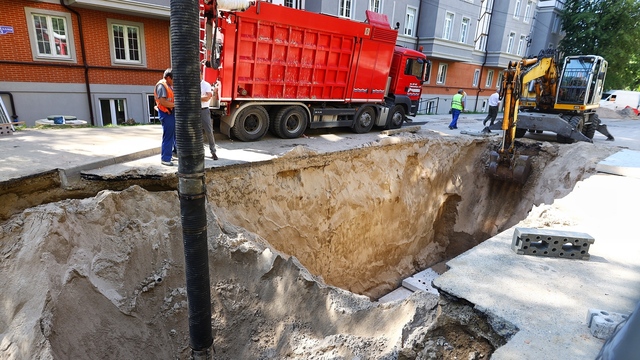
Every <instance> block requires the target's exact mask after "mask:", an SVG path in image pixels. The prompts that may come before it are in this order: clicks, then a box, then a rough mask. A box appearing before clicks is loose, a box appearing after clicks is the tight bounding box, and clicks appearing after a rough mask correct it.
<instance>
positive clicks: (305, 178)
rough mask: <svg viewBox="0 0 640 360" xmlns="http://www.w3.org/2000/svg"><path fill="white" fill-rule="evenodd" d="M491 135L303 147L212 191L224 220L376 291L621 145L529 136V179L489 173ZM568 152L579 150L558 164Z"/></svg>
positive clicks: (548, 197) (339, 281)
mask: <svg viewBox="0 0 640 360" xmlns="http://www.w3.org/2000/svg"><path fill="white" fill-rule="evenodd" d="M491 146H492V144H491V143H490V142H489V141H487V140H486V139H482V138H471V137H464V138H461V137H459V138H444V137H441V136H420V137H416V136H404V137H394V138H389V139H387V140H386V141H381V142H378V143H374V144H370V145H369V146H366V147H363V148H359V149H353V150H348V151H342V152H338V153H330V154H322V155H317V154H310V153H306V152H305V149H304V148H297V149H295V150H294V151H291V153H290V154H288V155H285V156H284V157H282V158H278V159H275V160H273V161H269V162H264V163H252V164H247V165H246V166H238V167H231V168H224V169H214V170H212V171H211V172H209V173H208V174H207V182H208V189H209V192H208V197H209V201H210V202H211V203H212V204H215V206H216V207H217V211H218V213H219V214H220V216H222V217H223V218H225V220H228V221H230V222H232V223H234V224H237V225H239V226H241V227H243V228H246V229H248V230H250V231H252V232H255V233H257V234H260V235H261V236H262V237H264V238H266V239H268V240H269V242H270V243H271V244H272V245H273V246H274V247H275V248H277V249H278V250H279V251H282V252H283V253H286V254H290V255H294V256H296V257H297V258H298V259H299V260H300V262H301V263H302V264H303V265H304V266H305V267H307V268H308V269H309V270H310V271H311V273H313V274H315V275H318V276H321V277H322V278H323V279H324V281H326V282H327V283H329V284H331V285H334V286H338V287H341V288H344V289H348V290H350V291H353V292H355V293H358V294H364V295H367V296H369V297H372V298H377V297H379V296H381V295H384V294H385V293H387V292H389V291H390V290H392V289H394V288H396V287H397V286H398V285H399V283H400V281H401V280H402V279H403V278H404V277H407V276H410V275H412V274H414V273H415V272H417V271H420V270H423V269H425V268H427V267H429V266H431V265H433V264H435V263H438V262H440V261H442V260H444V259H446V258H451V257H453V256H455V255H458V254H460V253H462V252H464V251H466V250H467V249H469V248H471V247H473V246H474V245H476V244H478V243H479V242H480V241H482V240H484V239H486V238H488V237H489V236H492V235H494V234H496V233H498V232H499V231H501V230H502V229H504V228H506V227H508V226H511V225H513V224H514V223H516V222H517V221H518V220H519V219H522V218H524V217H525V216H526V214H527V212H528V211H529V210H530V209H531V207H532V206H533V205H534V204H539V203H541V202H547V203H550V202H552V201H553V199H554V198H556V197H559V196H564V195H565V194H567V193H568V192H569V191H570V190H571V188H572V187H573V185H574V184H575V182H577V181H578V180H580V179H581V178H583V177H584V176H585V173H589V172H592V171H593V166H594V164H593V161H594V160H595V159H594V158H598V157H600V156H605V155H608V154H609V153H610V151H609V150H603V152H602V154H599V152H594V146H593V145H592V144H585V143H583V144H572V145H559V144H548V143H545V145H542V143H537V142H535V141H531V140H526V143H525V144H524V145H523V147H522V151H523V153H527V154H531V155H535V157H534V164H533V166H534V175H533V176H532V178H531V179H530V181H529V182H528V183H527V184H526V185H525V186H524V187H523V186H520V185H517V184H512V183H504V182H499V181H493V180H492V179H490V178H489V177H487V176H485V175H484V167H485V165H486V159H487V158H488V151H489V148H490V147H491ZM561 153H562V154H561ZM564 153H567V155H565V154H564ZM558 156H560V157H561V158H563V159H564V158H565V157H568V158H569V159H570V160H569V162H568V163H566V162H564V160H563V161H559V162H558V163H554V162H553V161H554V160H555V159H556V158H557V157H558Z"/></svg>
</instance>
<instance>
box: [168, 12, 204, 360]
mask: <svg viewBox="0 0 640 360" xmlns="http://www.w3.org/2000/svg"><path fill="white" fill-rule="evenodd" d="M198 5H199V4H198V0H171V26H170V29H171V49H172V53H171V63H172V64H171V65H172V68H173V90H174V99H175V100H174V102H175V111H176V112H175V114H176V140H177V147H178V178H179V182H178V193H179V196H180V213H181V218H182V236H183V242H184V256H185V273H186V281H187V300H188V303H189V339H190V346H191V350H192V357H193V359H210V357H211V353H210V349H212V348H213V347H212V345H213V335H212V329H211V287H210V282H209V256H208V252H209V251H208V247H207V216H206V212H205V202H206V193H205V182H204V146H203V143H202V138H203V135H202V124H201V122H200V69H199V66H200V63H199V42H198V38H199V18H198Z"/></svg>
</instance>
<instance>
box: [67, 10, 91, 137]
mask: <svg viewBox="0 0 640 360" xmlns="http://www.w3.org/2000/svg"><path fill="white" fill-rule="evenodd" d="M64 1H65V0H60V5H62V6H64V7H65V8H66V9H67V10H69V11H71V12H72V13H74V14H76V18H77V19H78V32H79V33H80V50H81V52H82V65H83V66H84V85H85V87H86V88H87V102H88V104H89V118H90V120H91V125H95V124H96V122H95V117H94V116H93V104H92V102H91V84H90V83H89V64H87V52H86V50H85V44H84V33H83V32H82V18H81V17H80V13H79V12H77V11H75V10H74V9H73V8H71V7H70V6H69V5H67V4H65V2H64Z"/></svg>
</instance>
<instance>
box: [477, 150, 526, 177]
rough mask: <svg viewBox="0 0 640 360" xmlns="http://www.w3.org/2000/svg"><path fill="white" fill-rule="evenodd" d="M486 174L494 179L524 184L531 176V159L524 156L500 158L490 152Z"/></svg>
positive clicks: (495, 152)
mask: <svg viewBox="0 0 640 360" xmlns="http://www.w3.org/2000/svg"><path fill="white" fill-rule="evenodd" d="M487 172H488V173H489V175H490V176H491V177H493V178H494V179H498V180H501V181H508V182H515V183H518V184H524V183H525V182H527V179H528V178H529V175H530V174H531V158H530V157H529V156H525V155H511V156H501V155H500V154H499V153H498V152H497V151H492V152H491V153H490V154H489V168H488V169H487Z"/></svg>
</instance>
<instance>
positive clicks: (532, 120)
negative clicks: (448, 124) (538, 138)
mask: <svg viewBox="0 0 640 360" xmlns="http://www.w3.org/2000/svg"><path fill="white" fill-rule="evenodd" d="M516 126H517V127H518V128H519V129H526V130H540V131H551V132H554V133H556V134H558V135H562V136H564V137H567V138H571V139H574V140H576V141H586V142H593V141H592V140H591V139H589V138H588V137H586V136H584V135H583V134H582V133H581V132H580V131H577V130H576V129H574V128H572V127H571V125H569V123H568V122H566V121H565V120H564V119H563V118H561V117H560V115H558V114H526V113H519V114H518V124H517V125H516ZM489 129H490V130H502V123H501V122H496V123H495V124H493V125H491V126H489Z"/></svg>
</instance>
